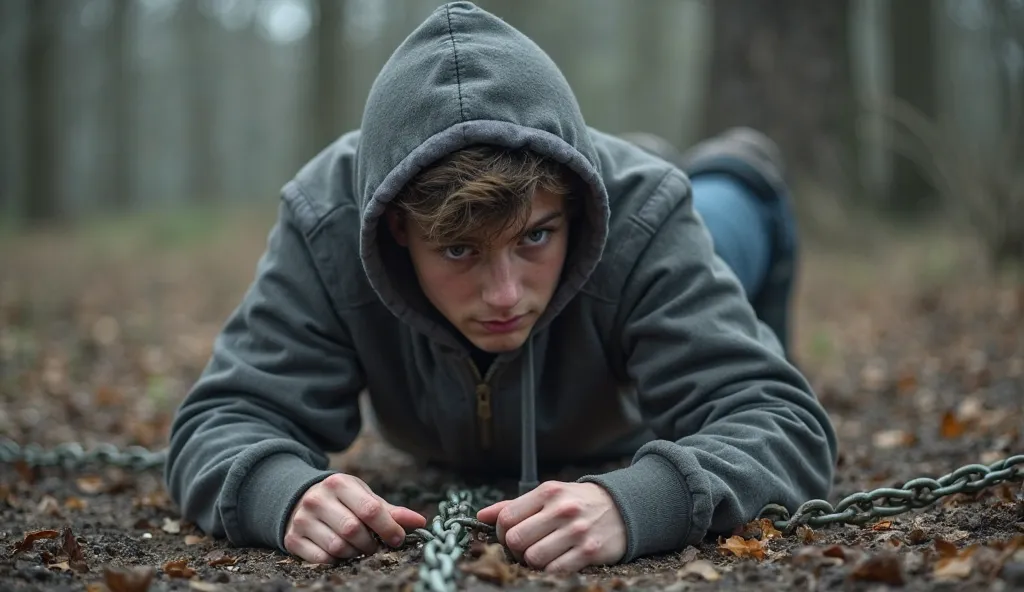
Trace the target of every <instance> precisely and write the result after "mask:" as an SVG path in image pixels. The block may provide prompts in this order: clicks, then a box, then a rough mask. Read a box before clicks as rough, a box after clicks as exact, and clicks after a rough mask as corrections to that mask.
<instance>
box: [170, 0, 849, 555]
mask: <svg viewBox="0 0 1024 592" xmlns="http://www.w3.org/2000/svg"><path fill="white" fill-rule="evenodd" d="M474 143H490V144H498V145H502V146H509V147H521V146H528V147H530V148H531V149H532V150H535V151H537V152H540V153H542V154H545V155H547V156H549V157H551V158H553V159H555V160H557V161H559V162H561V163H563V164H564V165H565V166H567V167H569V168H570V169H572V170H573V171H574V172H575V173H576V174H577V175H579V177H580V178H581V179H582V180H583V181H584V183H585V185H586V186H587V187H588V188H589V191H587V192H586V193H587V194H586V195H585V196H584V200H585V208H584V212H583V215H582V217H581V218H580V219H579V221H578V227H576V228H574V230H573V234H572V236H573V239H572V244H571V248H570V255H569V259H568V260H567V263H566V268H565V272H564V275H563V278H562V281H561V284H560V286H559V287H558V289H557V291H556V293H555V295H554V297H553V299H552V300H551V303H550V305H549V307H548V308H547V310H546V311H545V312H544V314H543V316H542V317H541V318H540V320H539V322H538V323H537V325H536V327H535V328H534V330H533V332H532V334H531V341H532V344H531V347H530V348H523V349H522V350H520V351H515V352H508V353H503V354H501V355H499V356H498V357H497V358H496V359H495V360H494V362H493V363H492V364H491V365H490V367H489V369H488V370H487V372H486V373H485V375H483V376H481V375H480V373H479V371H477V369H476V366H475V365H474V363H473V362H472V358H471V355H470V351H469V350H468V349H467V346H466V345H465V341H464V340H463V339H460V338H459V335H458V334H457V332H456V331H454V329H453V328H452V327H451V326H450V325H449V324H448V323H447V322H446V321H445V320H444V319H443V318H442V317H441V316H440V315H439V314H438V313H437V312H436V311H435V310H433V309H432V307H431V306H430V305H429V303H428V302H427V300H426V299H425V297H424V296H423V294H422V292H421V291H420V289H419V286H418V284H417V280H416V276H415V275H414V273H413V272H412V269H411V267H410V263H409V260H408V257H407V256H406V255H405V253H404V251H403V250H402V249H401V248H399V247H397V246H396V245H395V243H394V241H393V240H391V237H390V233H389V232H388V230H387V227H386V225H382V224H381V222H382V221H383V217H382V216H381V214H382V213H383V212H384V209H385V206H386V205H387V203H388V201H389V200H391V199H392V198H393V197H394V196H395V194H396V192H397V191H398V190H399V188H400V187H402V185H403V184H404V183H406V182H407V181H409V179H410V178H412V177H413V176H414V175H415V174H416V173H417V172H418V171H420V170H421V169H422V168H424V167H426V166H429V165H430V164H431V163H432V162H434V161H435V160H437V159H438V158H439V157H441V156H442V155H444V154H447V153H449V152H451V151H453V150H457V149H459V148H462V147H464V146H467V145H470V144H474ZM524 352H530V354H531V355H532V362H533V372H532V373H531V372H524V369H525V368H526V366H527V365H526V364H524V357H525V355H526V354H525V353H524ZM527 376H531V377H532V379H533V384H532V385H528V386H532V387H533V388H534V391H535V392H536V400H537V402H536V422H537V423H536V452H537V455H538V457H539V459H540V462H541V464H542V465H546V466H550V465H558V464H560V463H574V464H576V463H586V462H590V461H602V460H608V459H614V458H616V457H620V456H622V455H626V456H627V457H629V456H630V455H631V456H632V460H631V462H630V464H629V466H627V467H626V468H622V469H618V470H614V471H612V472H608V473H604V474H595V475H589V476H586V477H584V478H583V479H582V480H584V481H591V482H595V483H598V484H600V485H602V486H603V487H605V488H606V489H607V490H608V491H609V493H610V494H611V497H612V498H613V499H614V500H615V503H616V504H617V506H618V509H619V511H620V512H621V514H622V517H623V519H624V521H625V524H626V526H627V531H628V541H627V550H626V555H625V557H624V560H627V561H628V560H631V559H633V558H635V557H637V556H640V555H646V554H650V553H655V552H661V551H669V550H674V549H680V548H682V547H684V546H685V545H687V544H691V543H695V542H697V541H699V540H700V539H701V538H702V537H703V536H704V535H705V534H706V533H708V532H713V533H714V532H723V531H728V530H730V529H732V528H733V527H735V526H737V525H739V524H741V523H743V522H745V521H747V520H749V519H751V518H752V517H754V516H755V515H756V514H757V512H758V511H759V510H760V509H761V508H762V507H763V506H764V505H765V504H766V503H769V502H775V503H781V504H784V505H786V506H787V507H789V508H791V509H792V508H794V507H795V506H796V505H798V504H799V503H801V502H803V501H805V500H807V499H809V498H812V497H822V496H825V495H827V494H828V492H829V488H830V484H831V480H832V475H833V466H834V463H835V460H836V440H835V434H834V431H833V428H832V426H831V424H830V422H829V418H828V416H827V415H826V413H825V411H824V410H823V409H822V407H821V405H820V404H819V402H818V401H817V400H816V398H815V396H814V394H813V393H812V392H811V389H810V387H809V385H808V383H807V382H806V381H805V379H804V378H803V377H802V376H801V375H800V373H799V372H798V371H797V370H796V369H795V368H794V367H793V366H791V365H790V364H789V363H788V362H787V361H786V359H785V357H784V356H783V355H782V352H781V348H780V347H779V344H778V341H777V340H776V339H775V338H774V337H773V335H772V334H771V332H770V331H769V330H767V329H766V328H765V327H764V325H762V324H761V323H759V322H758V321H757V320H756V318H755V316H754V313H753V311H752V309H751V307H750V305H749V304H748V303H747V300H746V299H745V297H744V295H743V293H742V290H741V288H740V286H739V284H738V282H737V280H736V278H735V277H734V276H733V275H732V273H731V272H730V271H729V270H728V269H727V268H726V267H725V266H724V265H723V263H722V262H721V261H720V260H719V259H717V258H716V257H715V255H714V253H713V250H712V245H711V241H710V237H709V235H708V233H707V231H706V229H705V227H704V226H703V224H702V222H701V220H700V218H699V216H697V215H696V214H695V212H694V210H693V204H692V200H691V195H690V185H689V182H688V180H687V178H686V176H685V175H684V174H683V173H682V172H681V171H680V170H679V169H677V168H674V167H673V166H671V165H669V164H668V163H666V162H665V161H663V160H661V159H658V158H656V157H653V156H650V155H648V154H646V153H645V152H643V151H642V150H640V149H639V148H636V147H635V146H633V145H631V144H628V143H626V142H624V141H621V140H618V139H616V138H614V137H612V136H610V135H606V134H604V133H601V132H599V131H597V130H594V129H592V128H589V127H587V126H586V124H585V123H584V121H583V117H582V116H581V114H580V109H579V106H578V105H577V102H576V100H575V98H574V96H573V93H572V91H571V90H570V88H569V85H568V84H567V83H566V80H565V78H563V76H562V74H561V73H560V72H559V70H558V68H557V67H556V66H555V64H554V63H552V61H551V60H550V59H549V57H548V56H547V55H546V54H545V53H544V52H543V51H542V50H541V49H540V48H538V47H537V46H536V45H535V44H534V43H533V42H531V41H530V40H529V39H528V38H526V37H525V36H524V35H522V34H521V33H519V32H518V31H516V30H514V29H513V28H511V27H510V26H508V25H507V24H505V23H504V22H503V21H501V20H500V19H498V18H496V17H494V16H492V15H491V14H488V13H487V12H485V11H482V10H480V9H478V8H477V7H475V6H473V5H471V4H468V3H462V2H457V3H453V4H448V5H445V6H442V7H440V8H438V9H437V10H436V11H435V12H433V13H432V14H431V15H430V17H429V18H428V19H427V20H426V21H425V22H424V23H423V24H421V25H420V26H419V27H418V28H417V29H416V30H415V31H413V32H412V34H411V35H410V36H409V37H408V38H407V39H406V40H405V41H404V42H403V43H402V44H401V46H400V47H399V48H398V49H397V50H396V51H395V53H394V55H393V56H392V57H391V59H390V60H389V61H388V62H387V63H386V64H385V66H384V67H383V69H382V71H381V72H380V74H379V76H378V77H377V79H376V81H375V82H374V84H373V86H372V88H371V91H370V95H369V98H368V101H367V106H366V110H365V113H364V116H363V120H362V125H361V127H360V130H358V131H353V132H350V133H347V134H346V135H344V136H343V137H341V138H340V139H339V140H338V141H337V142H335V143H333V144H332V145H331V146H329V147H328V148H327V149H326V150H325V151H324V152H322V153H321V154H320V155H318V156H317V157H315V158H314V159H313V160H312V161H311V162H309V163H308V164H307V165H306V166H305V167H303V168H302V169H301V170H300V171H299V173H298V174H297V175H296V176H295V178H294V179H292V180H291V181H290V182H288V183H287V184H286V185H285V187H284V189H283V191H282V200H281V203H280V208H279V219H278V221H277V223H276V224H275V226H274V227H273V229H272V230H271V232H270V236H269V239H268V244H267V249H266V252H265V253H264V254H263V256H262V258H261V259H260V262H259V264H258V268H257V270H256V277H255V279H254V281H253V283H252V285H251V286H250V288H249V290H248V292H247V293H246V295H245V297H244V299H243V301H242V302H241V304H240V305H239V306H238V308H237V309H236V310H235V311H234V312H233V314H232V315H231V316H230V318H229V319H228V321H227V323H226V325H225V326H224V328H223V331H222V333H221V334H220V335H219V336H218V338H217V340H216V343H215V346H214V351H213V355H212V358H211V360H210V362H209V365H208V366H207V368H206V369H205V371H204V373H203V374H202V376H201V378H200V380H199V381H198V382H197V384H196V385H195V386H194V388H193V389H192V390H191V392H190V393H189V394H188V396H187V397H186V399H185V400H184V401H183V403H182V404H181V407H180V409H179V411H178V414H177V415H176V417H175V420H174V423H173V426H172V432H171V442H170V451H169V452H170V454H169V458H168V461H167V465H166V474H165V478H166V481H167V486H168V489H169V491H170V493H171V495H172V497H173V499H174V500H175V501H176V502H177V503H178V504H179V506H180V508H181V511H182V515H183V516H184V517H185V518H186V519H189V520H192V521H194V522H196V523H197V524H198V526H199V527H200V528H202V529H203V530H204V531H206V532H208V533H212V534H213V535H215V536H226V537H227V538H228V539H229V540H230V541H231V542H232V543H233V544H235V545H246V546H266V547H274V548H278V549H281V550H282V551H283V550H284V546H283V536H284V530H285V526H286V523H287V519H288V516H289V514H290V511H291V509H292V508H293V506H294V504H295V502H296V501H297V500H298V499H299V498H300V497H301V495H302V493H303V492H304V491H305V490H306V489H307V488H308V487H310V486H311V485H313V484H314V483H316V482H318V481H320V480H322V479H324V478H325V477H327V476H328V475H330V474H331V473H332V472H334V471H332V470H330V469H328V468H327V464H328V460H327V456H326V453H327V452H333V451H340V450H343V449H345V448H346V447H347V446H349V445H350V444H351V443H352V441H353V439H354V438H355V437H356V435H357V433H358V432H359V430H360V427H361V425H362V421H363V418H362V417H361V416H360V409H359V406H358V395H359V393H360V392H361V391H363V390H364V389H365V390H367V391H368V393H369V398H370V401H371V403H372V406H373V410H374V417H375V421H376V423H377V425H378V428H379V430H380V432H381V433H382V434H383V436H384V437H385V438H387V439H388V440H389V441H390V442H391V443H393V444H394V445H396V446H398V447H400V448H402V449H404V450H406V451H408V452H410V453H412V454H413V455H415V456H416V457H417V458H419V459H421V460H422V461H424V462H437V463H443V464H446V465H449V466H452V467H454V468H457V469H462V470H481V469H487V470H491V471H504V472H507V473H508V474H509V475H514V474H516V471H517V469H518V467H519V461H520V444H521V433H520V415H521V413H520V392H521V389H522V387H523V384H522V382H523V380H524V379H525V377H527Z"/></svg>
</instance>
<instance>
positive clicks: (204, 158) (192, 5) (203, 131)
mask: <svg viewBox="0 0 1024 592" xmlns="http://www.w3.org/2000/svg"><path fill="white" fill-rule="evenodd" d="M184 5H185V9H184V34H185V36H186V38H187V39H188V57H187V73H188V105H189V108H188V121H189V142H188V143H189V148H188V151H189V154H188V158H189V162H190V165H189V170H190V171H191V176H192V183H191V191H192V197H193V199H194V200H196V201H200V202H205V201H209V200H211V199H212V198H213V197H214V193H215V192H216V190H217V187H216V182H217V179H216V178H215V177H214V171H215V167H216V164H217V160H216V158H215V151H214V145H213V141H214V135H213V134H214V127H213V125H214V107H215V105H214V101H215V98H216V94H215V92H216V89H215V84H216V81H215V75H214V73H215V70H216V66H217V64H216V63H215V61H214V60H215V59H216V57H217V53H216V52H215V51H214V49H215V48H214V44H213V39H212V37H213V35H212V34H213V31H211V28H212V25H211V23H210V21H209V19H207V17H206V16H205V15H204V14H203V13H202V11H201V10H200V8H199V2H198V1H194V2H185V3H184Z"/></svg>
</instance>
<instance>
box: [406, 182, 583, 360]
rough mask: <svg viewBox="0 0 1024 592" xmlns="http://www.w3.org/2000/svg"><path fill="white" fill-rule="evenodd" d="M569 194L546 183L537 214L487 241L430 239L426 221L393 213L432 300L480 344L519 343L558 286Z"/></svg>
mask: <svg viewBox="0 0 1024 592" xmlns="http://www.w3.org/2000/svg"><path fill="white" fill-rule="evenodd" d="M565 205H566V204H565V196H562V195H556V194H553V193H549V192H546V191H543V190H541V189H538V190H537V191H536V193H535V194H534V197H533V210H532V212H531V214H530V219H529V222H527V224H526V226H525V227H524V228H523V230H522V231H521V232H518V233H517V232H515V229H510V230H508V231H506V232H505V233H503V234H502V235H500V236H498V237H496V238H494V239H493V240H491V241H488V242H486V243H485V241H484V240H482V239H475V238H467V239H466V240H464V241H460V242H458V243H453V244H437V243H431V242H427V241H426V240H425V238H424V236H425V233H424V231H423V228H422V227H420V226H419V225H417V224H415V223H413V222H411V221H409V220H408V219H403V218H402V217H399V216H398V215H396V214H395V213H393V212H392V213H390V214H389V216H388V223H389V226H390V228H391V233H392V235H393V236H394V237H395V239H396V240H397V241H398V243H399V244H400V245H402V246H405V247H407V248H408V249H409V256H410V258H411V259H412V264H413V267H414V268H415V269H416V275H417V277H418V278H419V282H420V286H421V288H422V289H423V292H424V294H426V296H427V298H428V299H429V300H430V302H431V303H432V304H433V305H434V306H435V307H436V308H437V310H439V311H440V312H441V314H443V315H444V316H445V318H447V319H448V321H449V322H451V323H452V325H454V326H455V327H456V328H457V329H458V330H459V331H460V332H462V334H463V335H465V336H466V338H467V339H468V340H469V341H470V342H471V343H473V345H475V346H476V347H478V348H480V349H482V350H484V351H487V352H491V353H498V352H503V351H510V350H514V349H516V348H518V347H519V346H520V345H522V344H523V343H524V342H525V341H526V338H527V336H528V335H529V334H530V329H531V328H532V327H533V325H534V323H536V322H537V319H539V318H540V316H541V314H542V313H543V312H544V310H545V309H546V308H547V305H548V302H549V301H550V300H551V296H552V295H553V294H554V293H555V288H557V287H558V280H559V276H560V275H561V273H562V265H563V263H564V262H565V255H566V248H567V245H568V235H569V232H568V230H569V229H568V225H569V220H568V215H567V212H566V211H565Z"/></svg>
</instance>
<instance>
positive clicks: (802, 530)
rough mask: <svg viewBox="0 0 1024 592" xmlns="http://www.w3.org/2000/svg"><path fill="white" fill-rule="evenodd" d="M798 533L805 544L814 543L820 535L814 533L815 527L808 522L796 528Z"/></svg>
mask: <svg viewBox="0 0 1024 592" xmlns="http://www.w3.org/2000/svg"><path fill="white" fill-rule="evenodd" d="M796 534H797V536H799V537H800V541H801V542H803V544H805V545H809V544H811V543H813V542H814V541H815V540H816V539H817V538H818V537H817V535H815V534H814V529H813V528H811V527H810V526H807V525H806V524H801V525H800V526H798V527H797V528H796Z"/></svg>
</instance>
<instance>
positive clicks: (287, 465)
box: [237, 453, 337, 554]
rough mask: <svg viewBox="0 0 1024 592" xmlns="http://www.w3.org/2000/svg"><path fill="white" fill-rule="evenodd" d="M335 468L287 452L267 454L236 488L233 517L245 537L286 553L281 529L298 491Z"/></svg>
mask: <svg viewBox="0 0 1024 592" xmlns="http://www.w3.org/2000/svg"><path fill="white" fill-rule="evenodd" d="M336 472H337V471H330V470H327V471H324V470H320V469H317V468H315V467H313V466H310V464H309V463H307V462H306V461H304V460H303V459H301V458H299V457H298V456H295V455H293V454H288V453H280V454H274V455H271V456H268V457H267V458H265V459H263V460H262V461H260V462H259V464H257V465H256V466H255V467H253V468H252V472H251V473H249V476H247V477H246V478H245V481H244V482H243V483H242V486H241V487H240V488H239V489H240V493H239V496H238V509H237V519H238V521H239V524H238V526H239V528H240V530H241V531H242V532H243V533H244V538H245V539H246V540H251V541H254V542H257V543H258V544H261V545H263V546H264V547H267V548H271V549H278V550H280V551H281V552H282V553H285V554H289V553H288V551H287V550H286V549H285V548H284V531H285V528H286V527H287V526H288V518H289V516H291V512H292V508H293V507H295V504H296V502H298V501H299V498H301V497H302V494H304V493H305V492H306V490H307V489H309V488H310V487H312V486H313V485H315V484H317V483H319V482H320V481H323V480H324V479H326V478H327V477H329V476H331V475H333V474H334V473H336Z"/></svg>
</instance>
